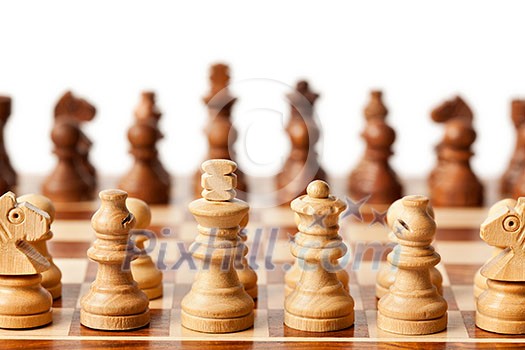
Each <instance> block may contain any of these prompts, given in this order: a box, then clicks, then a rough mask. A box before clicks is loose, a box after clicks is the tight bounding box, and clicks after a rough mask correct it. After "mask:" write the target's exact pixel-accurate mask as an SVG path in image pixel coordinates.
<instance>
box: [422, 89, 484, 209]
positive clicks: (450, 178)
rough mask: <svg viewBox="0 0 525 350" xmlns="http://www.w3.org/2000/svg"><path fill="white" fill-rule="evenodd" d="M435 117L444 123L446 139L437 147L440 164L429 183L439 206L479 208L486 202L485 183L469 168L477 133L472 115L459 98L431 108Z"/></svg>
mask: <svg viewBox="0 0 525 350" xmlns="http://www.w3.org/2000/svg"><path fill="white" fill-rule="evenodd" d="M431 117H432V119H433V120H434V121H435V122H437V123H445V133H444V137H443V140H442V141H441V143H440V144H439V145H438V146H437V147H436V152H437V155H438V163H437V165H436V167H435V168H434V170H432V172H431V174H430V176H429V179H428V184H429V187H430V195H431V198H432V205H433V206H436V207H479V206H482V205H483V200H484V195H483V191H484V189H483V185H482V184H481V182H480V181H479V179H478V178H477V176H476V174H474V172H473V171H472V168H471V167H470V158H472V156H473V154H474V153H473V152H472V144H473V143H474V141H475V140H476V132H475V131H474V128H473V127H472V119H473V114H472V111H471V109H470V108H469V106H468V105H467V104H466V103H465V101H463V100H462V99H461V98H460V97H455V98H454V99H452V100H449V101H446V102H444V103H443V104H442V105H440V106H438V107H437V108H435V109H434V110H433V111H432V114H431Z"/></svg>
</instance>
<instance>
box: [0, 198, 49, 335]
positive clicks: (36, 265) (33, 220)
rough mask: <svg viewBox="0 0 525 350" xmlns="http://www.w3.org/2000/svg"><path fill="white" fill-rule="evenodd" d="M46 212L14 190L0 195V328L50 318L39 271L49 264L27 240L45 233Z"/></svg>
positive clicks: (39, 322)
mask: <svg viewBox="0 0 525 350" xmlns="http://www.w3.org/2000/svg"><path fill="white" fill-rule="evenodd" d="M49 221H50V219H49V215H48V214H47V213H45V212H44V211H42V210H40V209H38V208H36V207H35V206H33V205H31V204H29V203H26V202H24V203H17V201H16V197H15V195H14V193H12V192H7V193H6V194H4V195H3V196H2V197H0V252H1V253H0V328H13V329H21V328H34V327H40V326H44V325H46V324H48V323H51V321H52V320H53V311H52V308H51V307H52V303H53V298H52V297H51V294H50V293H49V292H48V291H47V290H46V289H45V288H43V287H42V285H41V283H40V282H41V281H42V276H41V273H42V272H44V271H46V270H47V269H49V267H50V264H49V262H48V261H47V260H46V258H45V257H44V256H42V254H40V253H39V252H38V251H37V250H36V249H35V248H34V247H33V246H32V245H31V243H33V242H35V241H38V240H41V239H43V237H44V236H45V235H46V234H47V233H48V232H49Z"/></svg>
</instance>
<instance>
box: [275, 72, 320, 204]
mask: <svg viewBox="0 0 525 350" xmlns="http://www.w3.org/2000/svg"><path fill="white" fill-rule="evenodd" d="M286 98H287V100H288V102H289V104H290V119H289V121H288V125H287V126H286V132H287V133H288V136H289V138H290V142H291V146H292V148H291V151H290V154H289V155H288V158H287V159H286V162H285V163H284V166H283V168H282V170H281V172H280V173H279V174H278V175H277V188H278V201H279V203H278V204H279V205H281V206H289V205H290V202H291V201H292V200H293V199H294V198H296V197H298V196H300V195H303V194H306V187H307V186H308V184H309V183H310V182H311V181H313V180H323V181H325V180H326V173H325V171H324V170H323V169H322V167H321V165H320V164H319V159H318V154H317V151H316V149H315V148H316V145H317V142H318V141H319V137H320V131H319V126H318V125H317V121H316V120H315V117H314V106H315V102H316V101H317V99H318V98H319V94H317V93H315V92H313V91H312V90H311V89H310V85H309V83H308V82H307V81H304V80H302V81H299V82H298V83H297V84H296V86H295V90H294V91H293V92H291V93H290V94H288V95H286Z"/></svg>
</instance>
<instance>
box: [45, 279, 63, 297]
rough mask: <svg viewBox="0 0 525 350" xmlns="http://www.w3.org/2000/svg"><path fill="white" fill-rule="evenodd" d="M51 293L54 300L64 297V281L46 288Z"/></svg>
mask: <svg viewBox="0 0 525 350" xmlns="http://www.w3.org/2000/svg"><path fill="white" fill-rule="evenodd" d="M46 289H47V291H48V292H49V293H51V296H52V297H53V300H56V299H59V298H60V297H62V283H59V284H57V285H54V286H52V287H49V288H46Z"/></svg>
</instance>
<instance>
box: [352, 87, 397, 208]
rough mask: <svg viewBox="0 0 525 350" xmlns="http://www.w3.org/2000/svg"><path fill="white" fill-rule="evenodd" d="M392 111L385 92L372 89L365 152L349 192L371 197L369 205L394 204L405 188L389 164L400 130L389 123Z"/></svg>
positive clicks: (359, 197)
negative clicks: (387, 120)
mask: <svg viewBox="0 0 525 350" xmlns="http://www.w3.org/2000/svg"><path fill="white" fill-rule="evenodd" d="M387 114H388V110H387V108H386V107H385V105H384V104H383V100H382V92H381V91H372V92H371V93H370V101H369V103H368V105H367V106H366V107H365V110H364V115H365V119H366V124H365V128H364V130H363V132H362V133H361V137H362V138H363V140H365V142H366V148H365V153H364V154H363V156H362V157H361V160H360V161H359V162H358V164H357V166H356V167H355V168H354V169H353V170H352V172H351V173H350V176H349V179H348V194H349V196H350V197H352V198H353V199H361V198H364V197H367V196H370V198H369V199H368V201H367V203H369V204H391V203H393V202H394V201H396V200H397V199H399V198H401V196H402V194H403V187H402V185H401V183H400V181H399V178H398V177H397V175H396V173H395V172H394V170H393V169H392V167H391V166H390V164H389V159H390V157H391V156H392V154H393V152H392V145H393V144H394V141H395V139H396V133H395V131H394V129H392V128H391V127H390V126H389V125H388V124H387V123H386V116H387Z"/></svg>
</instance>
